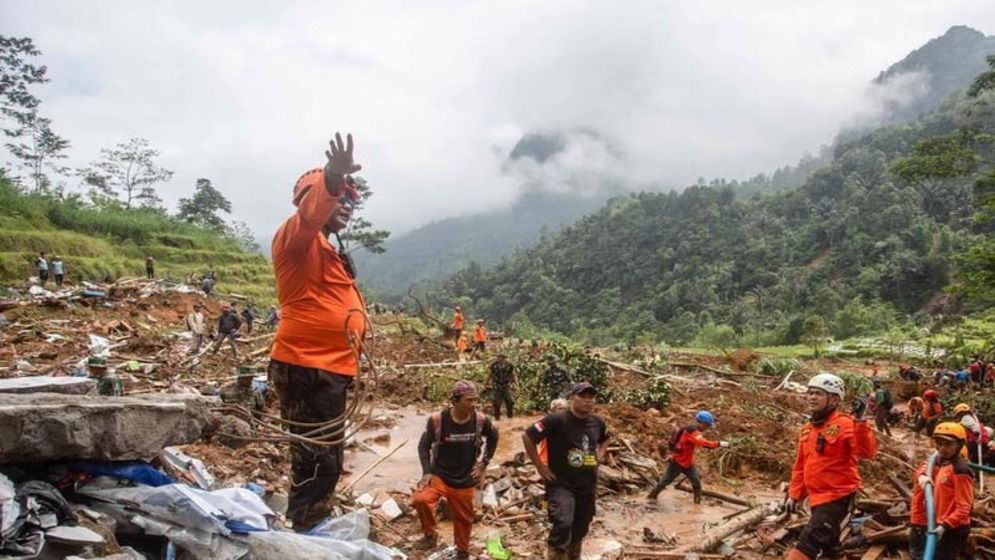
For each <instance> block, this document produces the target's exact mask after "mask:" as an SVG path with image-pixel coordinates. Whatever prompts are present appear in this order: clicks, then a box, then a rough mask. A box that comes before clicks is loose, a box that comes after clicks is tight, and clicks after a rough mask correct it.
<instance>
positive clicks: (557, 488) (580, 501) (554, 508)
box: [522, 381, 608, 560]
mask: <svg viewBox="0 0 995 560" xmlns="http://www.w3.org/2000/svg"><path fill="white" fill-rule="evenodd" d="M597 394H598V390H597V389H595V387H594V385H591V384H590V383H588V382H587V381H581V382H578V383H575V384H574V385H573V387H571V389H570V408H569V409H568V410H564V411H562V412H554V413H551V414H547V415H546V416H544V417H543V418H542V420H539V421H538V422H536V423H535V424H532V425H531V426H529V428H528V429H527V430H525V433H524V434H522V443H523V445H524V446H525V453H526V454H527V455H528V457H529V460H530V461H532V464H533V465H535V467H536V470H537V471H539V475H540V476H542V478H543V480H544V481H545V483H546V499H547V500H548V502H549V521H550V523H551V524H552V527H551V528H550V531H549V538H548V539H547V540H546V543H547V545H548V548H547V558H549V560H580V557H581V552H582V549H583V543H584V537H585V536H587V532H588V529H590V526H591V520H592V519H594V514H595V510H596V501H597V488H598V465H599V464H600V463H602V462H603V461H604V459H605V452H606V450H607V447H608V429H607V427H606V426H605V421H604V420H602V419H601V417H600V416H598V415H597V414H595V413H594V399H595V397H596V396H597ZM543 440H546V441H547V442H548V443H547V454H548V460H549V464H548V465H547V464H545V463H543V462H542V460H541V459H540V458H539V450H538V449H537V444H538V443H539V442H540V441H543Z"/></svg>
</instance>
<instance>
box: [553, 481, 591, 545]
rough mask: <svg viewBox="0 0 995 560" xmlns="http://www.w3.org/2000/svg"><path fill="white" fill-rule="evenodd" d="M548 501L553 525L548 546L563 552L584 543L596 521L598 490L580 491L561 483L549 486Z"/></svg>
mask: <svg viewBox="0 0 995 560" xmlns="http://www.w3.org/2000/svg"><path fill="white" fill-rule="evenodd" d="M546 500H547V501H548V502H549V522H550V523H551V524H552V525H553V526H552V528H550V530H549V539H547V541H546V542H547V543H549V546H551V547H553V548H556V549H557V550H559V551H560V552H564V551H566V549H567V548H569V547H570V546H573V545H576V544H578V543H580V542H581V541H583V540H584V537H586V536H587V530H588V529H589V528H590V527H591V520H592V519H594V513H595V509H596V508H595V501H596V488H595V487H593V486H592V487H591V488H590V489H585V490H584V491H580V492H578V491H576V490H571V489H569V488H566V487H565V486H563V485H561V484H556V483H552V484H547V485H546Z"/></svg>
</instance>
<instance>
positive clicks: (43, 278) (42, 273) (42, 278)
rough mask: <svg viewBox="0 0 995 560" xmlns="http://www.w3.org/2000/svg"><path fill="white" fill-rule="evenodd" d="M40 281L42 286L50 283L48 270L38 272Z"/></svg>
mask: <svg viewBox="0 0 995 560" xmlns="http://www.w3.org/2000/svg"><path fill="white" fill-rule="evenodd" d="M38 280H39V281H40V282H41V285H42V286H44V285H45V282H48V271H47V270H39V271H38Z"/></svg>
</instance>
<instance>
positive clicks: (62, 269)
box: [52, 255, 66, 289]
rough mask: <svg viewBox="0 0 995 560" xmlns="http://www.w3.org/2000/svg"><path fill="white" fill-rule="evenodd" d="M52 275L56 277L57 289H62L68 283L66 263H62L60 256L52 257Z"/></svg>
mask: <svg viewBox="0 0 995 560" xmlns="http://www.w3.org/2000/svg"><path fill="white" fill-rule="evenodd" d="M52 275H53V276H55V287H56V288H59V289H62V284H63V283H64V282H65V281H66V263H64V262H62V257H60V256H59V255H55V256H54V257H52Z"/></svg>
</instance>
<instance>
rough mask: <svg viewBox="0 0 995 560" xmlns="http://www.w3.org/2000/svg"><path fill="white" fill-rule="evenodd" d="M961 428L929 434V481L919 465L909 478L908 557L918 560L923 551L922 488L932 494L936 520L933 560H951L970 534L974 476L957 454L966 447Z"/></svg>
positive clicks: (950, 427) (946, 427)
mask: <svg viewBox="0 0 995 560" xmlns="http://www.w3.org/2000/svg"><path fill="white" fill-rule="evenodd" d="M965 440H966V433H965V431H964V426H961V425H960V424H958V423H956V422H943V423H942V424H939V425H937V426H936V429H935V430H933V442H934V444H935V446H936V454H937V455H936V460H935V464H934V465H933V472H932V477H930V476H929V475H928V474H927V472H926V469H927V467H928V464H927V463H923V464H922V466H920V467H919V468H918V469H917V470H916V472H915V474H914V475H913V476H912V481H913V483H914V486H913V488H914V491H913V493H912V502H911V505H910V507H909V524H910V525H911V526H912V527H911V533H912V534H911V539H910V540H909V555H910V556H911V557H912V558H913V559H915V560H921V559H922V557H923V552H924V550H925V548H926V536H927V525H926V523H927V519H926V488H927V485H929V488H930V489H931V491H932V492H933V511H934V512H935V516H936V530H935V533H936V541H937V543H936V551H935V553H934V555H933V558H934V560H955V559H956V558H957V556H958V555H959V554H960V553H961V552H962V551H963V550H964V547H965V545H966V544H967V537H968V536H969V535H970V534H971V510H972V509H974V476H973V474H972V473H971V468H970V467H969V466H968V465H967V461H966V460H965V459H964V458H963V456H962V454H961V449H962V448H963V447H964V445H965V443H966V441H965Z"/></svg>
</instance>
